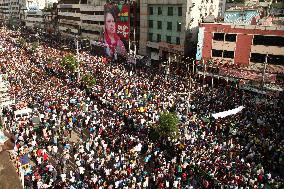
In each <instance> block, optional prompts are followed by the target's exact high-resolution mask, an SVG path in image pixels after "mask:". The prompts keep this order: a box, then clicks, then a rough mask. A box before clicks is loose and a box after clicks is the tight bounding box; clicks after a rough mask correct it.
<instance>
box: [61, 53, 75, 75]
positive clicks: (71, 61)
mask: <svg viewBox="0 0 284 189" xmlns="http://www.w3.org/2000/svg"><path fill="white" fill-rule="evenodd" d="M61 66H62V67H63V68H64V69H65V70H66V71H70V72H75V71H76V69H77V68H78V66H79V62H78V61H77V59H76V57H74V56H73V55H66V56H65V57H63V58H62V60H61Z"/></svg>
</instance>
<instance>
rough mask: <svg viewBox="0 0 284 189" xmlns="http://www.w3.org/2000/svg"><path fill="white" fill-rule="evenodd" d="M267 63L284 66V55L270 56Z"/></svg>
mask: <svg viewBox="0 0 284 189" xmlns="http://www.w3.org/2000/svg"><path fill="white" fill-rule="evenodd" d="M267 62H268V63H269V64H275V65H284V55H272V54H269V55H268V56H267Z"/></svg>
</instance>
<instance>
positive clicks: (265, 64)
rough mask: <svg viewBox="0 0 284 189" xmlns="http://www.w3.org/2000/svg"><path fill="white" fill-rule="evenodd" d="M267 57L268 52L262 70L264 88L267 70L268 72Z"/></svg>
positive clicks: (262, 85)
mask: <svg viewBox="0 0 284 189" xmlns="http://www.w3.org/2000/svg"><path fill="white" fill-rule="evenodd" d="M267 58H268V54H266V56H265V62H264V68H263V72H262V82H261V87H262V89H263V88H264V84H265V72H266V67H267Z"/></svg>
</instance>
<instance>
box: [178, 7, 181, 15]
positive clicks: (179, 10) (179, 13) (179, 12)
mask: <svg viewBox="0 0 284 189" xmlns="http://www.w3.org/2000/svg"><path fill="white" fill-rule="evenodd" d="M178 16H182V7H178Z"/></svg>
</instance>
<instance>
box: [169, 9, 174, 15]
mask: <svg viewBox="0 0 284 189" xmlns="http://www.w3.org/2000/svg"><path fill="white" fill-rule="evenodd" d="M173 15H174V8H173V7H168V16H173Z"/></svg>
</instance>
